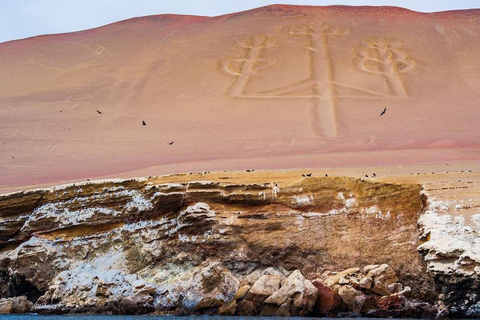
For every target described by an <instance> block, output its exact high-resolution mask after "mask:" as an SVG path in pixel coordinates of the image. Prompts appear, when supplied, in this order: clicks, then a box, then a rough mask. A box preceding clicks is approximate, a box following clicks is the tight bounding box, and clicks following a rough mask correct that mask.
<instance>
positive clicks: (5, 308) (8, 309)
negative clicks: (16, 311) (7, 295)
mask: <svg viewBox="0 0 480 320" xmlns="http://www.w3.org/2000/svg"><path fill="white" fill-rule="evenodd" d="M2 300H3V301H2ZM2 300H0V314H6V313H12V311H13V302H12V301H10V300H4V299H2Z"/></svg>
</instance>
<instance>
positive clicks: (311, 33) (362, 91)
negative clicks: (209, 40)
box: [221, 23, 415, 137]
mask: <svg viewBox="0 0 480 320" xmlns="http://www.w3.org/2000/svg"><path fill="white" fill-rule="evenodd" d="M281 32H282V33H283V34H286V35H291V36H302V37H304V39H305V43H304V47H303V48H304V49H305V51H306V52H307V56H308V75H307V77H306V78H305V79H304V80H301V81H298V82H294V83H289V84H286V85H283V86H280V87H277V88H273V89H271V90H266V91H260V92H247V90H246V88H247V85H248V84H249V81H250V80H251V78H252V77H254V76H255V75H257V74H258V73H259V72H261V71H262V70H264V69H267V68H269V67H271V66H272V65H274V64H275V62H276V59H275V58H273V57H272V58H270V57H268V55H267V56H266V57H265V52H266V51H267V49H269V48H271V47H273V46H274V45H276V44H277V40H276V39H273V38H269V37H268V36H267V35H255V36H251V37H249V38H247V39H246V40H244V41H242V42H241V41H238V40H237V42H238V44H239V45H240V46H241V47H243V48H245V50H244V52H243V53H242V54H240V55H239V57H230V58H227V59H225V60H222V61H221V65H222V69H223V70H224V71H225V72H227V73H229V74H231V75H233V76H235V80H234V81H233V82H232V84H231V85H230V87H229V89H228V94H229V95H230V96H231V97H239V98H252V99H274V98H276V99H279V98H284V99H285V98H286V99H292V98H307V99H312V100H313V102H314V104H313V113H312V114H313V119H312V129H313V130H314V131H315V132H316V133H317V134H318V135H321V136H326V137H335V136H337V135H338V121H337V116H336V100H337V99H338V98H355V99H399V98H407V90H406V88H405V85H404V83H403V80H402V76H401V74H402V73H406V72H408V71H410V70H411V69H412V68H413V67H414V66H415V64H414V61H413V59H412V58H410V57H409V56H408V54H407V52H406V51H405V49H404V48H403V47H402V43H401V42H400V41H399V40H395V39H386V38H383V37H372V38H367V39H364V40H363V41H362V42H361V43H360V44H359V46H358V47H357V48H356V57H354V60H353V61H354V65H355V67H356V68H358V69H359V70H360V71H364V72H367V73H371V74H375V75H379V76H382V77H383V78H384V79H385V83H386V86H387V90H386V91H384V92H381V91H375V90H370V89H367V88H364V87H361V86H358V85H351V84H348V83H343V82H340V81H338V80H337V79H336V77H335V70H334V59H333V56H332V54H331V51H330V41H331V39H332V38H334V37H340V36H346V35H348V34H349V33H350V29H349V28H346V27H335V26H330V25H327V24H322V25H321V26H318V25H315V24H311V23H305V24H296V25H291V26H287V27H285V28H283V29H282V30H281ZM339 87H342V88H344V89H346V90H347V92H348V93H347V94H338V93H337V90H336V89H337V88H339ZM302 89H308V92H309V93H305V91H304V90H302ZM299 91H301V92H302V93H299Z"/></svg>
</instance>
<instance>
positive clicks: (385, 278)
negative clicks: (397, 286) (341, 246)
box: [364, 263, 398, 287]
mask: <svg viewBox="0 0 480 320" xmlns="http://www.w3.org/2000/svg"><path fill="white" fill-rule="evenodd" d="M367 267H368V266H367ZM367 267H365V268H364V270H368V273H367V277H370V278H372V279H373V282H374V283H375V282H380V283H382V284H383V285H384V286H385V287H386V286H388V285H390V284H392V283H395V282H398V278H397V275H396V273H395V270H393V268H392V267H390V266H389V265H388V264H385V263H384V264H382V265H380V266H377V267H376V268H367Z"/></svg>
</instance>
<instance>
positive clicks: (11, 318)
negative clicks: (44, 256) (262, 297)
mask: <svg viewBox="0 0 480 320" xmlns="http://www.w3.org/2000/svg"><path fill="white" fill-rule="evenodd" d="M175 318H176V319H177V320H183V319H185V320H207V319H208V320H210V319H212V320H226V319H229V320H245V319H249V320H273V319H282V320H288V319H296V320H303V319H319V318H299V317H288V318H280V317H268V318H267V317H220V316H186V317H174V316H105V315H92V314H81V315H69V314H66V315H48V316H47V315H37V314H22V315H13V314H12V315H10V314H5V315H2V314H0V320H4V319H5V320H90V319H91V320H174V319H175ZM321 319H322V320H328V318H321ZM363 319H366V318H362V320H363ZM376 320H378V319H376ZM389 320H391V319H389ZM402 320H404V319H402Z"/></svg>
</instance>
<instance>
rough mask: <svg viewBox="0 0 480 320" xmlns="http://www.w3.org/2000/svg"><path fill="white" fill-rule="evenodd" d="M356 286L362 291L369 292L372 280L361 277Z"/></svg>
mask: <svg viewBox="0 0 480 320" xmlns="http://www.w3.org/2000/svg"><path fill="white" fill-rule="evenodd" d="M358 286H359V287H360V288H362V289H366V290H369V289H371V288H372V278H370V277H363V278H362V279H361V280H360V281H359V282H358Z"/></svg>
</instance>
